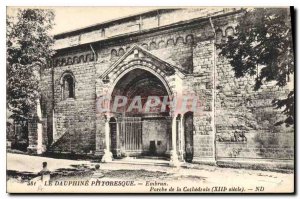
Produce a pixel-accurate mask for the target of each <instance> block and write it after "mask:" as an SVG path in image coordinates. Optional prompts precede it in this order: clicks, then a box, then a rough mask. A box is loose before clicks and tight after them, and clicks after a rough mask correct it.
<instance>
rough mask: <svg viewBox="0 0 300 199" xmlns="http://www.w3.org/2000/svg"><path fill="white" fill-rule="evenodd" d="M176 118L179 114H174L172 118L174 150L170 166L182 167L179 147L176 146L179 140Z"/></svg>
mask: <svg viewBox="0 0 300 199" xmlns="http://www.w3.org/2000/svg"><path fill="white" fill-rule="evenodd" d="M176 117H177V114H174V115H173V118H172V150H171V158H170V166H174V167H177V166H180V162H179V160H178V155H177V146H176V140H177V136H176V134H177V128H176Z"/></svg>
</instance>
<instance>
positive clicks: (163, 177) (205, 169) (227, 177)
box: [7, 153, 294, 192]
mask: <svg viewBox="0 0 300 199" xmlns="http://www.w3.org/2000/svg"><path fill="white" fill-rule="evenodd" d="M44 161H46V162H48V168H49V170H50V171H51V172H52V174H51V179H52V181H68V180H72V181H76V180H81V181H82V180H90V179H92V178H93V175H94V173H95V170H94V167H95V164H97V163H94V162H92V161H82V160H65V159H54V158H47V157H38V156H28V155H21V154H12V153H8V154H7V182H8V184H11V183H12V184H26V183H28V182H29V181H30V180H31V179H33V178H35V177H37V176H38V175H37V173H38V172H39V171H40V170H41V165H42V162H44ZM100 170H101V174H102V175H103V177H102V178H101V180H102V181H109V180H121V181H134V182H136V183H137V184H140V185H144V186H146V187H147V186H148V185H149V187H148V188H149V190H150V189H151V187H152V188H153V190H152V191H154V192H155V191H164V190H160V185H162V184H160V183H167V185H172V184H180V185H181V186H182V187H187V188H186V190H189V188H191V190H190V191H192V189H194V190H195V189H196V188H197V187H198V188H199V187H201V188H203V189H204V188H211V187H213V186H225V187H227V189H229V188H231V187H235V188H236V190H235V191H238V192H252V191H256V190H257V191H259V190H261V189H263V191H267V192H268V191H278V192H280V191H289V192H291V191H293V184H294V183H293V179H294V174H293V172H292V171H290V172H285V173H283V172H280V173H279V172H272V171H261V170H247V169H233V168H220V167H216V166H207V165H199V166H197V167H196V168H183V167H180V168H172V167H169V166H167V165H160V166H157V165H140V164H139V165H138V164H128V163H118V162H112V163H102V164H101V168H100ZM157 182H158V184H157ZM153 183H154V184H153ZM155 183H156V184H155ZM147 184H148V185H147ZM152 185H153V186H152ZM243 188H244V189H243ZM127 191H128V189H127ZM226 191H228V190H226Z"/></svg>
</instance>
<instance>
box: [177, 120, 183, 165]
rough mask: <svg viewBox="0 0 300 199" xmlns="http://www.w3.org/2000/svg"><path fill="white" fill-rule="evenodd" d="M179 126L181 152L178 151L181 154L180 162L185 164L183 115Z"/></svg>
mask: <svg viewBox="0 0 300 199" xmlns="http://www.w3.org/2000/svg"><path fill="white" fill-rule="evenodd" d="M179 126H180V128H179V132H178V135H179V151H178V152H179V160H180V161H183V162H184V157H183V154H184V142H185V139H184V123H183V115H181V117H180V123H179Z"/></svg>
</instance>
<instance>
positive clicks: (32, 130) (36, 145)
mask: <svg viewBox="0 0 300 199" xmlns="http://www.w3.org/2000/svg"><path fill="white" fill-rule="evenodd" d="M28 138H29V146H28V147H27V150H28V152H30V153H36V154H42V153H43V152H45V151H46V146H45V139H46V137H45V135H44V133H43V120H42V111H41V104H40V100H39V99H37V100H36V114H35V117H34V118H33V119H32V120H30V121H29V124H28Z"/></svg>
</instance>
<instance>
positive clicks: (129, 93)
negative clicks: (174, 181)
mask: <svg viewBox="0 0 300 199" xmlns="http://www.w3.org/2000/svg"><path fill="white" fill-rule="evenodd" d="M117 96H124V97H126V100H127V103H126V105H124V106H118V108H117V109H114V110H115V112H113V114H114V115H115V117H116V118H117V120H116V121H117V122H116V124H117V125H116V128H118V130H114V126H111V128H112V129H111V131H110V132H111V138H112V139H115V138H116V142H117V143H118V142H119V144H114V143H113V142H112V145H111V146H112V152H113V153H115V152H116V151H118V150H120V154H121V155H123V156H141V155H143V156H166V155H167V154H168V152H169V149H170V146H169V145H170V137H171V136H170V134H171V122H170V118H169V109H168V108H166V109H165V111H161V109H159V110H157V111H156V108H157V109H158V108H160V107H155V106H153V107H151V111H148V112H147V111H140V109H139V108H138V107H139V106H142V107H143V110H145V109H144V108H145V107H146V106H145V105H146V104H145V103H149V102H147V99H148V98H149V96H155V97H158V98H159V99H162V98H163V97H164V96H169V95H168V92H167V89H166V88H165V86H164V84H163V83H162V82H161V80H160V79H159V78H158V77H156V76H155V75H154V74H152V73H151V72H149V71H146V70H143V69H134V70H132V71H130V72H128V73H127V74H125V75H124V76H123V77H122V78H121V79H120V80H119V81H118V82H117V84H116V86H115V87H114V90H113V92H112V96H111V97H112V98H111V107H112V106H114V104H113V103H114V101H115V98H116V97H117ZM137 96H138V98H140V99H141V101H140V104H139V102H138V101H137V100H136V99H137ZM134 100H135V101H134ZM117 103H118V102H117ZM119 104H121V103H119ZM124 104H125V103H124ZM130 106H131V107H130ZM129 109H130V111H128V110H129ZM117 131H118V132H119V135H118V136H117V135H116V134H117ZM113 134H115V135H113ZM118 147H119V149H118Z"/></svg>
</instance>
